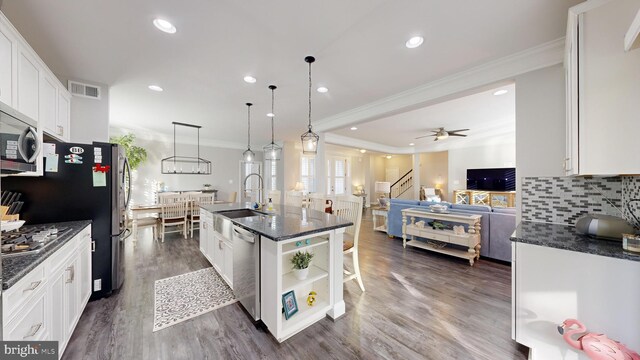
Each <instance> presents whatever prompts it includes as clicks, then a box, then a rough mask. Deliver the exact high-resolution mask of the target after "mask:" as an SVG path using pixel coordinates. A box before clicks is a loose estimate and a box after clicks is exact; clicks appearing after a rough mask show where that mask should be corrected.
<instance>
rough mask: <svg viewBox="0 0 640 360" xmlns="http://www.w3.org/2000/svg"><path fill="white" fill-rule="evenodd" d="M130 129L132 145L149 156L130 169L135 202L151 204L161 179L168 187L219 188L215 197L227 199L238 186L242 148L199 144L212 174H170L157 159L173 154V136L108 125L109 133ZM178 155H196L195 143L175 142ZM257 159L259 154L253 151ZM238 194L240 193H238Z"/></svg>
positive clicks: (177, 188)
mask: <svg viewBox="0 0 640 360" xmlns="http://www.w3.org/2000/svg"><path fill="white" fill-rule="evenodd" d="M127 132H132V133H134V134H136V141H135V145H137V146H141V147H143V148H145V149H146V150H147V154H148V159H147V161H146V162H145V163H144V164H143V165H141V166H140V167H139V168H138V169H137V170H135V171H134V172H133V174H132V175H133V187H132V201H133V202H134V204H150V203H154V202H155V195H154V194H155V193H154V191H155V189H157V186H158V183H160V182H164V183H165V185H166V186H168V188H169V190H199V189H202V185H203V184H211V185H212V187H213V188H214V189H217V190H218V199H220V200H226V199H227V198H228V196H229V194H230V193H231V192H234V191H238V189H239V187H240V179H239V177H240V160H241V159H242V152H243V150H238V149H226V148H217V147H210V146H202V145H201V146H200V157H202V158H204V159H206V160H209V161H211V163H212V171H211V175H190V174H183V175H179V174H176V175H169V174H162V173H161V171H160V161H161V160H162V159H163V158H166V157H169V156H172V155H173V139H170V138H168V137H157V136H154V137H153V138H152V137H150V136H149V134H146V133H141V132H136V131H128V130H123V129H118V128H111V133H112V135H120V134H123V133H127ZM177 149H178V151H177V154H178V155H185V156H195V154H196V150H197V146H196V145H195V143H194V144H178V145H177ZM256 158H257V160H261V159H262V153H260V152H256ZM238 196H239V195H238Z"/></svg>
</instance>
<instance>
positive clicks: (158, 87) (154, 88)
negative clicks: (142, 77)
mask: <svg viewBox="0 0 640 360" xmlns="http://www.w3.org/2000/svg"><path fill="white" fill-rule="evenodd" d="M149 90H153V91H157V92H161V91H164V89H163V88H161V87H160V86H158V85H149Z"/></svg>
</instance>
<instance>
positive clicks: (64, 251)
mask: <svg viewBox="0 0 640 360" xmlns="http://www.w3.org/2000/svg"><path fill="white" fill-rule="evenodd" d="M79 239H80V234H78V235H76V236H75V237H74V238H73V239H71V240H69V242H68V243H66V244H64V246H63V247H61V248H60V250H58V251H56V252H55V253H53V255H51V256H50V257H49V258H48V259H47V264H48V266H47V269H48V270H49V271H50V272H56V270H57V269H58V268H59V267H61V266H63V265H64V264H65V262H66V261H67V259H68V258H69V257H70V256H72V255H73V254H74V253H75V252H76V249H77V247H78V242H79Z"/></svg>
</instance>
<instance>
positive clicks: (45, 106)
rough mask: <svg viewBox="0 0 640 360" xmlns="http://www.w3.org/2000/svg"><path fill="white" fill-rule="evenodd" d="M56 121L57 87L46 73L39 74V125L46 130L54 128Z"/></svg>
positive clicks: (49, 130)
mask: <svg viewBox="0 0 640 360" xmlns="http://www.w3.org/2000/svg"><path fill="white" fill-rule="evenodd" d="M57 121H58V88H57V86H56V82H55V81H54V80H53V79H51V78H50V77H49V76H48V75H46V74H41V75H40V126H41V127H42V129H43V130H44V131H46V132H49V133H50V132H51V130H52V129H55V128H56V124H57Z"/></svg>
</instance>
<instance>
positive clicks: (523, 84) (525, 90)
mask: <svg viewBox="0 0 640 360" xmlns="http://www.w3.org/2000/svg"><path fill="white" fill-rule="evenodd" d="M515 80H516V144H517V148H516V165H517V175H518V185H517V187H518V188H520V184H521V181H522V178H523V177H531V176H564V169H563V168H562V164H563V160H564V158H565V143H566V139H565V134H566V130H565V114H566V113H565V109H566V108H565V78H564V69H563V67H562V65H555V66H550V67H547V68H544V69H540V70H536V71H532V72H529V73H526V74H523V75H520V76H518V77H516V79H515ZM521 195H522V194H521V193H520V192H518V194H517V199H516V208H517V216H518V221H520V204H521Z"/></svg>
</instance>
